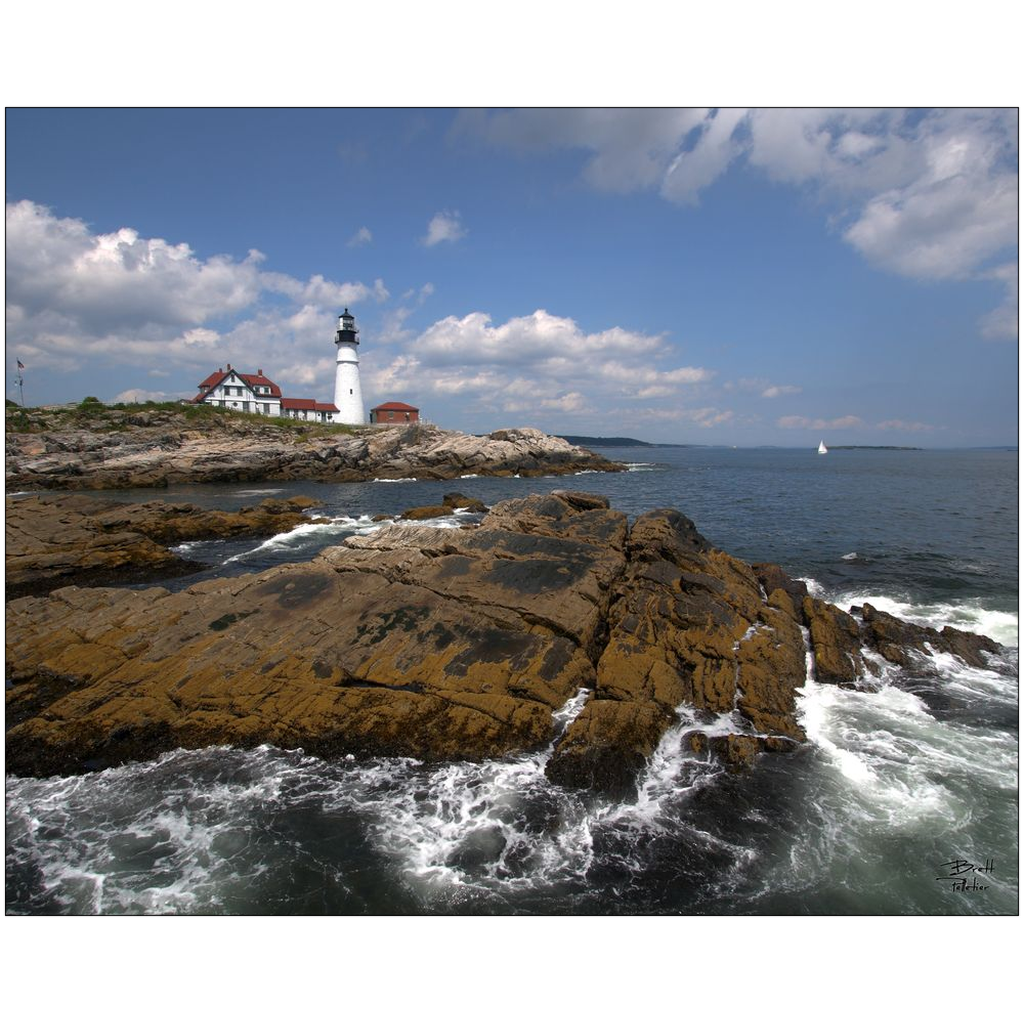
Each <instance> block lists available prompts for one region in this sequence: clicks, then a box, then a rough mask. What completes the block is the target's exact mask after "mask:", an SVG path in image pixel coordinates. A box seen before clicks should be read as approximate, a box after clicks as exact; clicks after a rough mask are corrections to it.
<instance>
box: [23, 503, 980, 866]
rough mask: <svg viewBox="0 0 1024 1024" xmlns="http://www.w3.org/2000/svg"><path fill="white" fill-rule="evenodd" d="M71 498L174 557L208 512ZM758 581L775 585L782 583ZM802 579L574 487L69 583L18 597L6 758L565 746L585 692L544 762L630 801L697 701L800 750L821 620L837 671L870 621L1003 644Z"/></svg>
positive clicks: (78, 765) (107, 533)
mask: <svg viewBox="0 0 1024 1024" xmlns="http://www.w3.org/2000/svg"><path fill="white" fill-rule="evenodd" d="M48 497H50V496H48ZM71 497H73V499H74V500H71V501H68V499H67V498H65V499H62V500H63V501H64V503H65V504H64V506H63V509H64V511H63V512H61V514H62V515H65V514H66V515H70V516H72V519H68V520H67V521H66V522H64V524H63V528H64V529H66V530H68V531H69V532H70V533H71V534H74V535H75V536H79V535H83V536H86V535H87V536H89V537H98V538H100V540H103V539H105V538H106V539H109V538H110V537H113V538H115V541H116V543H115V544H113V545H111V546H110V547H111V549H112V550H113V549H115V548H116V549H117V550H119V551H121V552H122V555H123V552H124V551H125V550H126V549H127V548H126V545H127V542H126V540H125V537H126V536H128V535H130V536H132V537H135V538H138V544H144V543H145V544H148V545H150V546H151V548H152V549H155V550H157V551H161V550H163V549H161V548H160V543H162V542H165V541H166V538H167V537H168V536H170V535H173V536H175V537H182V536H192V535H193V534H192V533H191V532H190V531H193V530H195V529H198V528H199V527H198V526H197V525H196V523H198V522H199V519H201V517H199V518H197V517H196V515H194V514H193V513H194V511H195V510H193V511H191V512H190V511H189V509H190V506H178V505H173V504H170V503H146V504H145V505H140V506H135V507H134V508H136V509H137V511H136V512H134V513H129V512H126V511H125V509H126V508H129V509H130V508H133V506H116V507H114V506H112V505H111V504H110V503H103V502H99V503H97V502H96V501H95V499H92V498H86V497H85V496H81V495H77V496H71ZM459 497H461V496H459ZM33 500H35V499H33ZM39 500H40V501H42V499H39ZM453 500H455V499H454V498H453ZM25 507H26V508H32V507H35V506H32V505H27V506H25ZM39 507H40V508H43V509H44V510H45V509H46V502H45V501H43V502H42V505H41V506H39ZM57 507H59V506H53V507H51V508H50V509H49V512H47V513H46V514H50V513H51V512H53V511H54V508H57ZM291 507H292V506H290V505H288V506H282V505H280V503H271V504H269V505H268V504H266V503H264V504H263V505H260V506H255V507H254V508H253V509H249V510H245V514H244V515H243V514H242V513H239V514H238V515H239V516H241V517H242V520H244V521H246V522H250V524H251V520H252V519H253V517H255V518H256V519H258V520H261V521H262V519H261V517H263V518H266V521H267V522H271V521H273V522H274V524H275V527H274V528H275V529H277V528H279V525H280V521H281V518H282V517H283V518H285V519H286V518H287V517H288V516H289V515H293V514H295V515H300V516H301V515H302V514H303V513H302V511H301V509H296V511H295V512H289V511H288V508H291ZM68 509H70V510H71V512H68ZM218 515H226V514H218ZM23 518H24V517H23ZM85 520H88V522H89V523H90V525H89V527H88V530H86V528H85V527H81V529H79V526H75V528H74V529H73V530H72V529H70V527H69V523H70V524H71V525H74V523H79V525H80V524H81V522H84V521H85ZM218 523H219V525H218V527H217V528H218V529H224V530H231V529H237V528H241V526H240V525H239V524H238V523H232V521H230V520H223V519H222V520H218ZM32 528H34V526H32V525H29V526H26V527H25V530H26V532H30V531H31V529H32ZM145 531H148V534H147V533H146V532H145ZM43 532H44V534H45V535H46V536H51V537H57V539H59V535H58V534H57V533H56V532H55V531H54V530H51V531H50V532H49V533H46V531H43ZM150 534H151V535H152V536H153V537H159V538H160V542H157V541H154V540H152V539H151V537H150ZM132 543H135V541H133V542H132ZM86 547H87V546H86ZM92 549H96V550H100V551H102V550H104V549H105V545H104V544H101V543H99V542H97V543H95V544H94V545H93V548H92ZM92 549H89V550H92ZM146 550H150V549H149V548H147V549H146ZM56 564H57V563H54V565H56ZM765 581H767V582H768V583H771V582H776V583H777V584H778V585H776V586H775V587H774V588H773V589H772V590H771V591H770V592H769V593H768V599H767V600H766V599H765V592H766V591H767V590H768V587H767V586H766V583H765ZM793 590H794V588H793V587H791V586H789V585H788V584H787V583H786V582H785V580H781V581H780V580H779V577H778V576H777V575H775V574H774V573H773V572H771V571H768V570H765V569H764V568H763V567H759V571H755V570H754V569H753V568H752V567H751V566H749V565H747V564H745V563H743V562H741V561H739V560H738V559H735V558H732V557H731V556H730V555H728V554H726V553H724V552H722V551H718V550H716V549H715V548H713V547H712V546H711V545H710V544H709V543H708V542H707V541H706V540H705V539H704V538H703V537H702V536H701V535H700V534H699V532H698V531H697V530H696V528H695V527H694V524H693V523H692V522H690V520H688V519H687V518H686V517H685V516H683V515H681V514H680V513H679V512H677V511H674V510H671V509H661V510H656V511H654V512H650V513H647V514H645V515H643V516H640V517H639V518H638V519H637V520H636V522H635V523H634V525H633V528H632V529H631V530H630V529H629V528H628V521H627V518H626V516H625V515H624V514H623V513H621V512H618V511H615V510H613V509H610V508H609V507H608V503H607V501H606V500H605V499H603V498H599V497H595V496H589V495H585V494H579V493H577V492H562V493H554V494H547V495H534V496H531V497H529V498H524V499H517V500H512V501H504V502H500V503H498V504H497V505H495V506H494V507H493V508H492V509H491V511H490V512H488V513H487V514H486V515H485V516H484V518H483V519H482V521H481V522H480V523H479V525H476V526H473V527H471V528H469V529H466V530H446V529H439V528H434V527H430V526H425V525H422V524H421V523H415V522H407V523H400V524H398V523H396V524H391V525H387V526H385V527H383V528H382V529H380V530H378V531H377V532H375V533H374V534H372V535H370V536H365V537H350V538H348V539H347V540H346V542H345V543H344V544H343V545H341V546H338V547H333V548H328V549H326V550H325V551H323V552H321V554H320V555H319V556H317V557H316V558H315V559H313V560H312V561H311V562H309V563H306V564H302V565H284V566H279V567H277V568H275V569H272V570H269V571H266V572H262V573H258V574H253V575H248V576H241V577H233V578H230V579H215V580H207V581H204V582H202V583H198V584H194V585H193V586H191V587H190V588H188V589H187V590H185V591H182V592H180V593H170V592H168V591H167V590H164V589H161V588H156V587H154V588H151V589H149V590H132V591H129V590H123V589H120V590H118V589H105V588H91V589H89V588H82V587H74V586H71V587H62V588H60V589H57V590H55V591H54V592H53V593H52V594H50V596H49V597H45V598H44V597H35V596H33V597H21V598H18V599H15V600H10V601H8V603H7V673H8V678H9V680H10V686H9V689H8V691H7V722H8V726H9V730H8V733H7V758H8V763H7V767H8V770H9V771H11V772H14V773H17V774H34V775H45V774H51V773H55V772H58V773H62V774H64V773H70V772H79V771H86V770H92V769H95V768H102V767H106V766H108V765H113V764H118V763H121V762H122V761H124V760H126V759H132V758H139V757H151V756H153V755H155V754H157V753H160V752H161V751H164V750H169V749H173V748H175V747H179V746H183V747H200V746H206V745H209V744H223V743H228V744H234V745H237V746H242V747H246V746H254V745H257V744H261V743H271V744H275V745H277V746H281V747H287V748H292V747H302V748H304V749H305V750H307V751H309V752H310V753H313V754H317V755H320V756H323V757H337V756H341V755H344V754H347V753H355V754H359V753H362V754H372V755H404V756H411V757H417V758H423V759H427V760H443V759H450V758H459V759H464V758H469V759H474V758H492V757H498V756H502V755H505V754H511V753H514V752H520V751H523V750H528V749H538V748H542V747H544V746H545V745H547V744H549V743H551V742H552V740H553V738H554V728H555V726H554V719H553V712H554V711H555V710H556V709H558V708H560V707H561V706H563V705H564V704H565V702H566V701H567V700H568V699H569V698H570V697H573V696H574V695H576V694H577V693H578V692H579V691H580V690H581V689H586V690H589V691H590V692H591V694H592V696H591V698H590V699H589V701H588V702H587V703H586V705H585V706H584V708H583V710H582V711H581V713H580V714H579V716H578V717H577V718H576V720H575V721H574V722H573V723H572V724H571V725H570V726H569V727H568V728H567V729H566V731H565V733H564V734H563V735H562V736H561V737H560V739H559V740H558V742H557V744H556V746H555V749H554V751H553V753H552V755H551V757H550V759H549V760H548V762H547V765H546V771H547V774H548V776H549V777H550V778H551V779H552V780H554V781H556V782H558V783H559V784H561V785H566V786H581V787H589V788H596V789H600V790H603V791H605V792H608V793H613V794H628V793H629V792H630V791H631V790H633V789H635V785H636V779H637V776H638V774H639V773H640V772H641V771H642V770H643V768H644V766H645V765H646V763H647V760H648V758H649V757H650V755H651V754H652V752H653V751H654V750H655V748H656V747H657V744H658V742H659V740H660V738H661V737H662V735H663V734H664V731H665V730H666V729H667V728H668V727H669V726H670V725H671V724H672V723H673V722H674V721H675V719H676V708H678V707H679V706H680V705H690V706H692V707H695V708H698V709H701V710H703V711H705V712H708V713H709V714H710V715H717V714H727V715H729V716H730V721H732V722H733V723H735V725H734V728H735V732H733V733H731V734H730V735H728V736H724V737H723V736H712V737H711V738H708V737H707V736H705V735H704V734H702V733H700V732H699V730H698V731H695V732H693V733H691V734H690V736H689V741H690V743H691V745H692V746H693V747H694V749H695V750H697V749H699V750H700V751H702V752H707V753H708V755H709V756H713V757H716V758H719V759H721V760H722V761H724V762H725V763H727V764H729V765H731V766H738V767H741V766H750V765H753V764H756V762H757V755H758V753H759V752H761V751H769V752H771V751H779V750H791V749H793V748H794V747H795V746H796V745H797V744H799V743H800V742H801V741H802V740H803V739H804V734H803V732H802V731H801V729H800V726H799V723H798V722H797V720H796V691H797V690H798V689H799V688H800V687H801V686H802V685H803V684H804V681H805V672H806V669H805V652H804V643H803V634H802V631H801V627H800V625H799V622H800V621H802V620H803V619H806V620H807V622H808V623H809V632H810V636H811V643H812V647H813V650H814V653H815V656H816V659H817V664H818V678H819V679H822V680H823V681H832V682H837V683H839V684H843V683H844V682H850V681H852V680H854V679H856V678H857V677H858V675H859V674H860V673H861V672H862V668H863V666H862V665H861V664H860V663H859V662H858V660H857V659H859V650H860V644H861V643H862V642H863V639H864V637H865V636H870V638H873V639H872V643H873V644H874V645H875V648H876V649H877V650H879V651H880V652H882V651H883V650H884V651H888V654H887V655H886V656H890V655H891V656H892V657H893V658H896V657H904V656H906V657H910V656H911V655H912V654H913V652H915V651H920V650H923V649H931V650H938V649H940V648H939V647H938V646H936V645H938V644H940V643H942V644H945V646H944V647H942V648H941V649H942V650H948V651H949V652H951V653H957V654H958V656H960V657H969V658H976V659H983V658H984V656H985V654H986V652H987V651H990V650H991V649H993V648H995V645H993V644H991V642H990V641H987V640H986V639H985V638H978V637H971V635H970V634H963V633H960V632H959V631H955V630H953V631H948V630H944V631H943V632H942V633H936V632H935V631H928V630H922V629H920V628H919V627H909V626H907V625H906V624H903V623H899V622H898V620H891V617H886V616H884V615H883V613H879V612H877V611H876V610H875V609H872V608H870V607H869V606H866V607H865V608H863V609H860V610H859V614H860V616H861V618H860V619H857V618H854V617H852V616H850V615H847V614H846V613H844V612H841V611H839V609H837V608H834V607H833V606H831V605H828V604H826V603H825V602H822V601H818V600H815V599H813V598H811V597H809V596H804V597H803V599H802V601H801V602H800V606H799V615H798V614H797V607H796V606H795V605H794V603H793V597H794V593H793ZM796 596H799V591H798V590H797V591H796ZM890 620H891V621H890ZM862 630H863V631H864V632H863V636H862ZM908 652H909V653H908ZM961 652H962V653H961ZM489 849H490V848H488V850H489ZM488 850H485V851H484V854H486V855H488V856H490V853H489V852H488ZM491 852H493V851H491ZM476 855H477V854H476V853H475V852H474V851H473V850H467V851H465V856H466V857H468V858H469V859H470V860H472V858H473V857H475V856H476Z"/></svg>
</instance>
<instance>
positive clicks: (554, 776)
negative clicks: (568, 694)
mask: <svg viewBox="0 0 1024 1024" xmlns="http://www.w3.org/2000/svg"><path fill="white" fill-rule="evenodd" d="M672 719H673V716H672V714H671V712H669V711H668V710H666V709H665V708H664V707H662V706H661V705H658V704H655V703H652V702H640V701H628V702H627V701H617V700H591V701H590V702H589V703H587V704H586V705H585V706H584V708H583V710H582V711H581V712H580V714H579V716H578V717H577V718H576V720H575V721H574V722H573V723H572V725H570V727H569V729H568V730H567V731H566V734H565V736H564V737H563V738H562V740H561V741H560V743H559V745H558V749H557V751H556V756H554V757H552V758H551V759H550V760H549V761H548V763H547V765H546V767H545V774H546V775H547V776H548V778H549V779H551V781H552V782H555V783H558V784H559V785H562V786H568V787H570V788H573V789H596V790H600V791H601V792H603V793H607V794H609V795H611V796H614V797H617V798H635V797H636V780H637V776H638V775H639V774H640V773H641V772H642V771H643V769H644V767H645V765H646V764H647V760H648V758H650V756H651V754H653V753H654V750H655V748H656V747H657V745H658V740H659V739H661V735H662V733H663V732H664V731H665V729H666V728H668V726H669V725H671V724H672Z"/></svg>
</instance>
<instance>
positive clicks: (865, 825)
mask: <svg viewBox="0 0 1024 1024" xmlns="http://www.w3.org/2000/svg"><path fill="white" fill-rule="evenodd" d="M603 454H606V455H608V456H610V457H612V458H615V459H618V460H620V461H626V462H629V463H631V466H630V470H631V471H630V472H629V473H623V474H599V473H586V474H579V475H578V476H576V477H560V478H540V479H536V478H534V479H523V480H519V479H496V478H464V479H462V480H459V481H447V482H432V481H403V482H372V483H365V484H341V485H328V484H315V483H306V482H302V483H294V484H292V483H289V484H273V483H268V484H266V485H265V486H253V485H240V486H235V487H229V486H212V485H208V486H193V487H176V488H173V489H170V490H154V491H131V492H121V493H117V494H111V493H110V492H106V493H107V494H108V496H115V497H119V498H123V499H125V500H133V501H138V500H144V499H146V498H148V497H162V498H174V499H176V500H187V501H192V502H195V503H196V504H201V505H205V506H208V507H224V508H231V507H238V506H241V505H245V504H252V503H254V502H257V501H259V500H261V499H262V498H264V497H287V496H289V495H293V494H300V493H301V494H308V495H310V496H312V497H316V498H319V499H321V500H322V501H323V502H324V507H323V508H322V509H319V510H317V512H318V514H320V515H324V516H327V517H329V519H330V520H331V521H330V523H328V524H323V525H317V524H310V525H308V526H303V527H300V528H299V529H297V530H294V531H292V532H290V533H288V534H284V535H281V536H279V537H275V538H271V539H269V540H264V541H253V540H247V541H227V542H225V541H217V542H199V543H196V544H190V545H184V546H183V553H186V554H188V555H189V556H190V557H192V558H194V559H198V560H200V561H203V562H206V563H208V564H209V565H210V569H209V570H207V572H206V573H204V574H203V575H221V574H225V573H230V574H236V573H245V572H254V571H260V570H262V569H265V568H268V567H270V566H272V565H275V564H281V563H283V562H289V561H298V560H302V559H306V558H310V557H312V556H313V555H314V554H315V553H316V552H317V551H319V550H321V549H322V548H323V547H325V546H329V545H331V544H336V543H339V542H340V540H341V539H342V538H344V537H345V536H348V535H351V534H353V533H366V532H368V531H372V530H374V529H378V528H379V527H380V525H381V524H380V523H379V522H374V521H373V519H372V517H373V516H374V515H378V514H381V513H383V514H386V515H389V516H391V515H397V514H398V513H400V512H401V511H402V510H404V509H405V508H408V507H410V506H414V505H425V504H436V503H438V502H439V500H440V498H441V496H442V495H443V494H445V493H448V492H450V491H453V490H460V491H462V492H463V493H465V494H467V495H469V496H472V497H477V498H480V499H482V500H483V501H485V502H486V503H488V504H493V503H494V502H496V501H499V500H501V499H502V498H507V497H515V496H522V495H526V494H529V493H536V492H541V491H550V490H557V489H562V488H575V489H579V490H588V491H593V492H597V493H602V494H606V495H607V496H608V497H609V498H610V500H611V503H612V506H613V507H615V508H619V509H621V510H623V511H625V512H627V513H628V514H630V515H631V516H632V515H636V514H639V513H641V512H644V511H646V510H648V509H651V508H656V507H664V506H669V507H675V508H678V509H680V510H681V511H683V512H684V513H685V514H686V515H688V516H689V517H690V518H691V519H693V520H694V522H695V523H696V524H697V527H698V529H699V530H700V531H701V532H702V533H703V534H704V535H705V536H706V537H707V538H708V539H709V540H710V541H711V542H712V543H714V544H716V545H717V546H719V547H721V548H723V549H725V550H727V551H729V552H731V553H732V554H735V555H737V556H739V557H741V558H744V559H746V560H748V561H774V562H778V563H779V564H781V565H782V566H783V567H784V568H785V569H786V570H787V571H788V572H789V573H790V574H791V575H793V576H796V577H800V578H802V579H805V580H806V581H807V582H808V585H809V587H810V588H811V589H812V591H813V592H814V593H816V594H819V595H820V596H822V597H824V598H826V599H828V600H832V601H835V602H837V603H838V604H839V605H840V606H842V607H846V606H848V605H850V604H854V603H862V602H864V601H869V602H870V603H872V604H874V605H875V606H877V607H880V608H883V609H885V610H889V611H892V612H893V613H895V614H897V615H901V616H903V617H906V618H909V619H911V620H914V621H917V622H920V623H923V624H928V625H933V626H936V627H941V626H943V625H946V624H950V625H954V626H956V627H958V628H961V629H969V630H973V631H976V632H982V633H985V634H987V635H989V636H991V637H993V638H994V639H996V640H998V641H999V642H1000V643H1002V644H1003V645H1005V647H1006V654H1005V656H1004V657H1002V658H994V659H992V661H991V662H990V664H989V665H988V666H987V667H986V668H985V669H971V668H967V667H965V666H964V665H962V664H960V663H958V662H956V661H955V659H952V658H949V657H936V658H934V659H933V662H934V663H933V665H932V666H931V669H932V671H929V672H914V671H904V670H898V669H896V668H894V667H892V666H883V678H882V685H881V687H880V688H879V689H877V690H876V691H874V692H867V691H858V690H844V689H838V688H835V687H828V686H821V685H818V684H817V683H815V682H814V681H813V679H812V678H810V675H809V677H808V680H807V682H806V683H805V685H804V687H803V689H802V691H801V695H800V713H801V717H802V721H803V724H804V727H805V729H806V731H807V734H808V742H807V743H806V744H805V745H803V746H802V747H801V748H800V749H799V750H797V751H796V752H794V753H792V754H786V755H782V754H776V755H766V756H763V757H761V758H760V760H759V763H758V765H757V767H756V769H755V770H754V771H753V772H751V773H748V774H740V775H737V774H732V773H729V772H726V771H724V770H723V769H722V768H721V766H719V765H718V764H717V763H715V762H714V761H713V760H708V759H706V758H702V757H699V756H697V755H694V754H693V753H692V752H689V750H688V744H687V743H686V734H687V732H688V731H690V730H692V729H697V728H700V729H701V730H702V731H704V732H709V731H710V732H714V731H721V732H727V731H732V730H735V728H736V723H733V722H732V721H731V720H730V719H729V718H728V717H727V716H719V717H718V718H716V717H714V716H709V715H706V714H703V713H700V712H698V711H696V710H695V709H692V708H687V707H682V708H680V709H679V721H678V723H677V725H676V726H674V727H673V728H672V729H671V730H670V731H669V732H668V733H667V734H666V735H665V737H664V738H663V740H662V742H661V744H660V746H659V748H658V750H657V751H656V752H655V754H654V756H653V757H652V758H651V761H650V763H649V765H648V767H647V770H646V773H645V775H644V776H643V778H642V779H641V784H640V787H639V792H638V795H637V797H636V799H631V800H626V801H609V800H607V799H603V798H599V797H595V796H594V795H592V794H585V793H582V794H581V793H578V792H572V791H567V790H563V789H561V788H559V787H557V786H554V785H552V784H551V783H549V782H548V781H547V779H546V778H545V777H544V765H545V763H546V760H547V758H548V757H549V756H550V753H551V748H548V749H545V750H541V751H533V752H530V753H528V754H523V755H521V756H518V757H510V758H505V759H501V760H496V761H489V762H483V763H452V764H446V765H441V766H437V765H435V766H428V765H424V764H421V763H419V762H417V761H414V760H411V759H405V758H365V759H356V758H349V759H346V760H342V761H337V762H325V761H322V760H319V759H317V758H314V757H310V756H308V755H306V754H305V753H304V752H303V751H301V750H281V749H276V748H273V747H261V748H259V749H256V750H250V751H240V750H232V749H229V748H222V747H218V748H208V749H206V750H199V751H174V752H171V753H168V754H166V755H164V756H163V757H161V758H159V759H158V760H156V761H152V762H146V763H138V764H130V765H125V766H123V767H121V768H117V769H112V770H109V771H105V772H100V773H96V774H92V775H87V776H78V777H69V778H51V779H22V778H14V777H10V776H8V777H7V780H6V783H7V812H6V828H7V848H6V866H7V872H6V878H7V883H6V886H7V887H6V894H7V909H8V912H9V913H15V914H40V913H52V914H67V913H72V914H153V913H160V914H169V913H176V914H252V913H259V914H296V913H304V914H573V913H584V914H651V913H656V914H669V913H687V914H819V915H821V914H830V915H841V914H903V915H913V914H983V915H992V914H1003V915H1005V914H1013V913H1016V912H1017V910H1018V878H1017V860H1018V816H1017V810H1018V801H1017V792H1018V777H1017V765H1018V702H1017V690H1018V686H1017V679H1018V666H1017V643H1018V619H1017V612H1018V520H1017V502H1018V476H1017V469H1018V456H1017V453H1016V452H1001V451H877V450H876V451H870V450H860V451H833V452H830V453H829V454H828V455H827V456H818V455H817V454H816V453H815V452H814V451H813V450H809V451H797V450H788V449H746V450H741V449H725V448H649V449H637V448H633V449H604V450H603ZM476 518H477V517H473V516H471V515H469V514H468V513H464V512H459V513H454V514H453V515H451V516H447V517H445V518H444V519H442V520H439V521H437V525H440V526H451V527H455V526H458V525H461V523H463V522H471V521H474V520H475V519H476ZM198 578H202V577H201V576H200V577H198ZM196 579H197V577H190V578H187V579H182V580H175V581H171V582H169V583H168V584H167V585H168V586H171V587H174V588H180V587H184V586H187V585H189V584H190V583H192V582H195V581H196ZM586 698H587V694H586V693H585V692H583V693H580V694H578V695H577V696H576V697H575V698H574V699H573V700H571V701H569V702H568V704H567V705H566V706H565V707H564V708H563V709H561V711H560V712H558V714H557V715H556V722H557V724H558V725H559V726H560V727H564V725H565V724H567V723H568V722H569V721H570V720H571V719H572V717H573V716H574V715H575V714H578V712H579V710H580V708H581V707H582V706H583V703H584V702H585V700H586Z"/></svg>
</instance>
